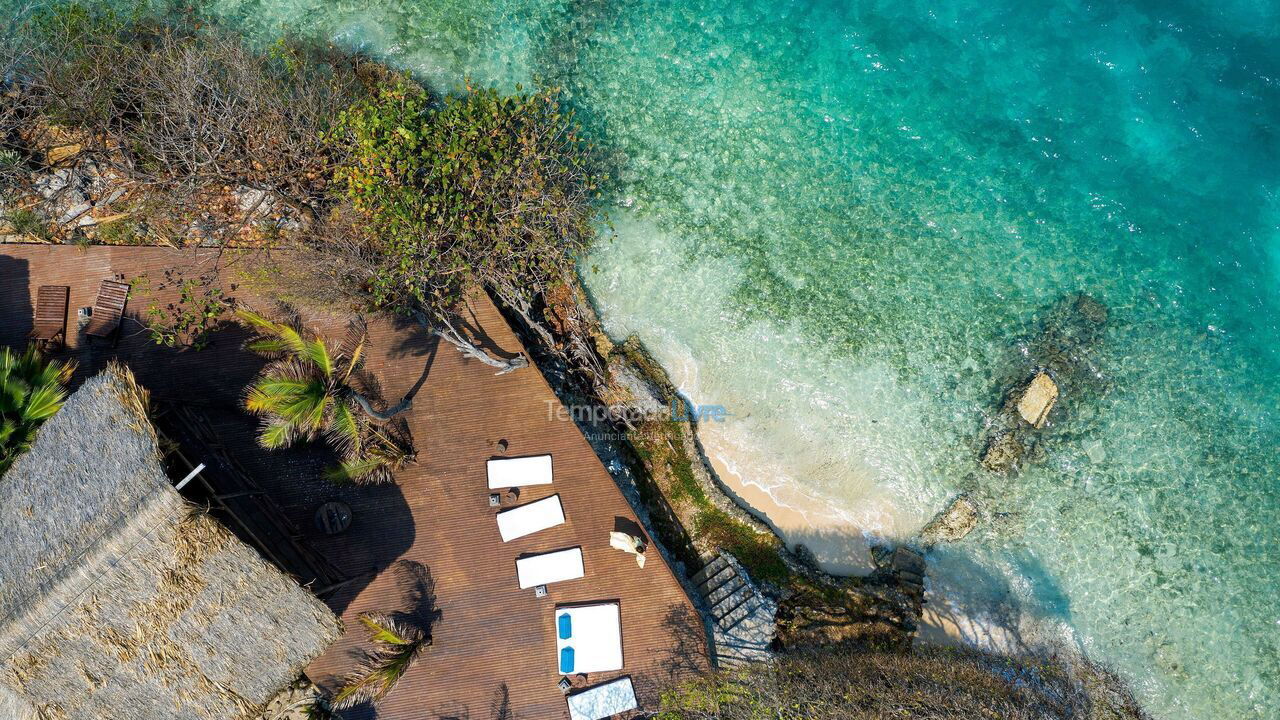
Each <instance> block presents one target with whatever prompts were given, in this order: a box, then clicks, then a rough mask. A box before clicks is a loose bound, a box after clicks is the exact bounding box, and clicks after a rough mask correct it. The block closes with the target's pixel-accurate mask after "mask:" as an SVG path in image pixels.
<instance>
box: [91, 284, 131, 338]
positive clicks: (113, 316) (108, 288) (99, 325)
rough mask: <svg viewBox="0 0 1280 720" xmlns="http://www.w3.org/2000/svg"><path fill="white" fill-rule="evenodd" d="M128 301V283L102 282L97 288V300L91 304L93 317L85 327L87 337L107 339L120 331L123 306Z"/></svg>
mask: <svg viewBox="0 0 1280 720" xmlns="http://www.w3.org/2000/svg"><path fill="white" fill-rule="evenodd" d="M128 300H129V283H123V282H119V281H117V280H103V281H102V285H101V286H99V287H98V299H97V300H95V301H94V303H93V315H92V316H91V317H90V318H89V324H88V326H86V327H85V334H86V335H88V336H89V337H97V338H109V337H112V336H113V335H114V334H115V332H116V331H117V330H119V329H120V320H121V318H123V317H124V304H125V303H126V302H127V301H128Z"/></svg>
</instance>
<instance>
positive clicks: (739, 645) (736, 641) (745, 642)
mask: <svg viewBox="0 0 1280 720" xmlns="http://www.w3.org/2000/svg"><path fill="white" fill-rule="evenodd" d="M716 649H717V650H720V649H724V650H726V651H728V650H766V651H767V650H768V649H769V643H767V642H765V641H764V640H763V639H761V638H756V639H748V638H744V637H740V636H738V635H735V634H733V633H716Z"/></svg>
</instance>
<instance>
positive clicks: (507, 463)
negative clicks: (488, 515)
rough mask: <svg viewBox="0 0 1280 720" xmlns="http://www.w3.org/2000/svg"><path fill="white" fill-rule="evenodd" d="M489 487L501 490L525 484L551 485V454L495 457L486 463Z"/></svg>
mask: <svg viewBox="0 0 1280 720" xmlns="http://www.w3.org/2000/svg"><path fill="white" fill-rule="evenodd" d="M486 468H487V470H488V475H489V489H490V490H500V489H502V488H509V487H523V486H525V485H550V484H551V482H552V472H551V456H550V455H534V456H531V457H514V458H493V459H492V460H489V461H488V462H487V463H486Z"/></svg>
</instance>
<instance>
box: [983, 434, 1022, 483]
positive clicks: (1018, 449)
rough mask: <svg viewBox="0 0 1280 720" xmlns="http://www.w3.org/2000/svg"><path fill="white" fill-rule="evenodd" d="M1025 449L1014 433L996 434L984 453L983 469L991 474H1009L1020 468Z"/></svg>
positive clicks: (988, 442)
mask: <svg viewBox="0 0 1280 720" xmlns="http://www.w3.org/2000/svg"><path fill="white" fill-rule="evenodd" d="M1023 451H1024V448H1023V447H1022V442H1021V441H1019V440H1018V438H1017V436H1016V435H1015V434H1014V433H1013V432H1012V431H1008V430H1006V431H1004V432H1000V433H996V434H995V435H992V436H991V439H990V440H989V441H987V447H986V449H985V450H983V451H982V467H984V468H986V469H988V470H990V471H991V472H997V473H1007V472H1009V471H1010V470H1013V469H1014V468H1016V467H1017V466H1018V461H1019V460H1020V459H1022V453H1023Z"/></svg>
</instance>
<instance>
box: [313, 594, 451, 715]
mask: <svg viewBox="0 0 1280 720" xmlns="http://www.w3.org/2000/svg"><path fill="white" fill-rule="evenodd" d="M360 623H361V624H362V625H364V627H365V630H366V631H367V632H368V633H369V639H370V640H371V641H372V642H373V645H374V649H373V652H370V653H368V654H367V655H366V656H365V659H364V662H363V663H361V664H360V667H358V668H356V670H355V672H353V673H351V674H350V675H348V676H347V679H346V682H345V683H344V684H343V686H342V689H341V690H339V691H338V694H337V695H335V696H334V697H333V706H334V707H337V708H349V707H352V706H354V705H358V704H360V703H362V702H365V701H368V702H373V703H376V702H378V701H379V700H381V699H382V698H383V697H385V696H386V694H387V693H389V692H391V689H392V688H394V687H395V686H396V683H398V682H400V678H402V677H404V674H405V673H406V672H408V671H409V668H411V667H413V664H414V663H416V662H417V661H418V658H420V657H422V653H423V651H424V650H425V649H426V648H427V647H428V646H430V645H431V636H430V635H428V634H426V633H424V632H423V631H422V630H420V629H418V628H416V627H413V626H410V625H407V624H405V623H403V622H400V621H399V620H397V619H395V618H393V617H391V616H390V615H384V614H381V613H364V614H362V615H361V616H360Z"/></svg>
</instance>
